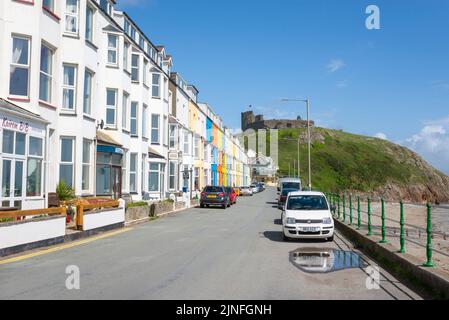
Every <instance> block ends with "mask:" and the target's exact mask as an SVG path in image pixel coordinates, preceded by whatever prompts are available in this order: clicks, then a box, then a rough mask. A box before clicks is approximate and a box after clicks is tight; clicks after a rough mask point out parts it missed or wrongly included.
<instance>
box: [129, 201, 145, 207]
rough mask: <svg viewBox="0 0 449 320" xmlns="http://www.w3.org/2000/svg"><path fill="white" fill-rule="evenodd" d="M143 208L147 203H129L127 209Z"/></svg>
mask: <svg viewBox="0 0 449 320" xmlns="http://www.w3.org/2000/svg"><path fill="white" fill-rule="evenodd" d="M145 206H148V203H146V202H145V201H139V202H131V203H129V204H128V206H127V208H135V207H145Z"/></svg>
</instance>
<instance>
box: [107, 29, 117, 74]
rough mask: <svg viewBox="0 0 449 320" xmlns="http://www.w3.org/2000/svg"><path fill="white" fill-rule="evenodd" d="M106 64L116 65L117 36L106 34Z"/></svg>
mask: <svg viewBox="0 0 449 320" xmlns="http://www.w3.org/2000/svg"><path fill="white" fill-rule="evenodd" d="M108 64H109V65H113V66H116V65H117V64H118V36H117V35H115V34H108Z"/></svg>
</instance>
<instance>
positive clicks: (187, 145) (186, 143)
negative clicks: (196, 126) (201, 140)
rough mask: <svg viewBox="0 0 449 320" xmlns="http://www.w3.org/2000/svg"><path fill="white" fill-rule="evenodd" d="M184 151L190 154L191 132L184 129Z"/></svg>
mask: <svg viewBox="0 0 449 320" xmlns="http://www.w3.org/2000/svg"><path fill="white" fill-rule="evenodd" d="M184 153H185V154H190V143H189V132H188V131H187V130H184Z"/></svg>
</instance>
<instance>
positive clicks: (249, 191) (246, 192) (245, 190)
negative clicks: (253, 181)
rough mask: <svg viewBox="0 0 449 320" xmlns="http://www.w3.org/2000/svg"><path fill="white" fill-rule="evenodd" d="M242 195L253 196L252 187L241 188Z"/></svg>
mask: <svg viewBox="0 0 449 320" xmlns="http://www.w3.org/2000/svg"><path fill="white" fill-rule="evenodd" d="M240 195H241V196H251V197H252V196H253V190H252V188H251V187H241V188H240Z"/></svg>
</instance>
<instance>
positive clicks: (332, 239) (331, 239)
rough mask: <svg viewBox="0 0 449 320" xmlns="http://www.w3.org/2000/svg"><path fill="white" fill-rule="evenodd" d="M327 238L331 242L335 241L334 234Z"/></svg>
mask: <svg viewBox="0 0 449 320" xmlns="http://www.w3.org/2000/svg"><path fill="white" fill-rule="evenodd" d="M326 240H327V241H329V242H333V241H334V236H332V237H330V238H327V239H326Z"/></svg>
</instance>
